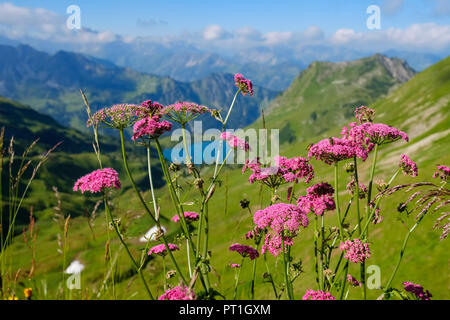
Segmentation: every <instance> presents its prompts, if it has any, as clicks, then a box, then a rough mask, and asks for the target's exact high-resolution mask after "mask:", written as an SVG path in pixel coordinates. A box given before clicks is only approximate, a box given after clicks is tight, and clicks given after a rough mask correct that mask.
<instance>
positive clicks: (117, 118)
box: [87, 104, 146, 130]
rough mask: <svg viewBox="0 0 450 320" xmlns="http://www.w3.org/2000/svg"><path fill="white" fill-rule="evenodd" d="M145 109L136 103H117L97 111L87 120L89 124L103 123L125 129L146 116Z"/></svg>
mask: <svg viewBox="0 0 450 320" xmlns="http://www.w3.org/2000/svg"><path fill="white" fill-rule="evenodd" d="M145 112H146V111H145V109H144V108H143V107H141V106H138V105H135V104H116V105H113V106H112V107H109V108H103V109H100V110H99V111H97V112H96V113H95V114H94V115H93V116H92V117H91V118H90V119H89V120H88V122H87V126H88V127H90V126H94V125H99V124H103V125H105V126H106V127H109V128H114V129H120V130H123V129H125V128H128V127H130V126H132V125H133V124H134V123H135V122H136V121H137V120H138V119H139V118H140V117H142V116H144V114H145Z"/></svg>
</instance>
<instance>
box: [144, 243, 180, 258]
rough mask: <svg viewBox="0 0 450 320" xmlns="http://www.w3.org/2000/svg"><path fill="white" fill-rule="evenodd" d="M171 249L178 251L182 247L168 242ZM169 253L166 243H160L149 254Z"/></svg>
mask: <svg viewBox="0 0 450 320" xmlns="http://www.w3.org/2000/svg"><path fill="white" fill-rule="evenodd" d="M168 246H169V249H170V251H177V250H180V248H179V247H178V246H177V245H175V244H172V243H169V244H168ZM166 253H167V249H166V246H165V244H164V243H161V244H158V245H157V246H154V247H152V248H151V249H150V251H149V252H148V255H149V256H150V255H152V254H159V255H162V256H164V255H166Z"/></svg>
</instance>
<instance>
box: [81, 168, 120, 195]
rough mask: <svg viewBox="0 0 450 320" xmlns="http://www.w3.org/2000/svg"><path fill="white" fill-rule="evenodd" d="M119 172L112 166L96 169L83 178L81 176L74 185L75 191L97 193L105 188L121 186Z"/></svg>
mask: <svg viewBox="0 0 450 320" xmlns="http://www.w3.org/2000/svg"><path fill="white" fill-rule="evenodd" d="M120 186H121V185H120V180H119V174H118V173H117V171H116V170H114V169H111V168H105V169H98V170H95V171H93V172H91V173H89V174H87V175H85V176H83V177H81V178H79V179H78V180H77V181H76V182H75V185H74V186H73V191H81V193H85V192H86V191H89V192H91V193H97V192H100V191H103V189H105V188H115V189H119V188H120Z"/></svg>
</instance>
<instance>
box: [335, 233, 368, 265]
mask: <svg viewBox="0 0 450 320" xmlns="http://www.w3.org/2000/svg"><path fill="white" fill-rule="evenodd" d="M339 249H341V250H342V251H344V250H345V253H344V258H345V259H347V260H349V261H351V262H354V263H358V262H364V261H365V260H366V259H369V258H370V250H369V244H368V243H362V242H361V240H359V239H353V240H346V241H345V242H341V244H340V245H339Z"/></svg>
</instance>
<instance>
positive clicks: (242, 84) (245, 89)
mask: <svg viewBox="0 0 450 320" xmlns="http://www.w3.org/2000/svg"><path fill="white" fill-rule="evenodd" d="M234 85H235V86H236V87H238V88H240V89H241V92H242V94H243V95H244V96H245V95H246V94H247V93H248V94H250V95H251V96H253V84H252V82H251V81H250V80H247V79H245V78H244V76H243V75H242V74H239V73H236V74H235V75H234Z"/></svg>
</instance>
